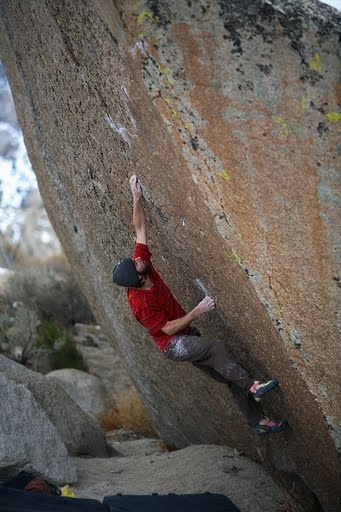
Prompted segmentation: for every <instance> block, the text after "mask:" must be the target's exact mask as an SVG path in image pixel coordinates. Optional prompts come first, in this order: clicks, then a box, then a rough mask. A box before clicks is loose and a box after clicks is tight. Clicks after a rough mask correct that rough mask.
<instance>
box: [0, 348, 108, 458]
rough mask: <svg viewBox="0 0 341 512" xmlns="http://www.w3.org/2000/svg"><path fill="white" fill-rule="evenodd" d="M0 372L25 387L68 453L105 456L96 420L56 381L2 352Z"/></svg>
mask: <svg viewBox="0 0 341 512" xmlns="http://www.w3.org/2000/svg"><path fill="white" fill-rule="evenodd" d="M0 373H1V374H3V375H5V376H6V377H8V378H9V379H11V380H13V381H14V382H16V383H17V384H23V385H25V386H26V387H27V389H28V390H29V391H30V392H31V393H32V395H33V396H34V398H35V400H36V401H37V402H38V404H39V405H40V406H41V407H42V409H43V410H44V411H45V413H46V415H47V416H48V418H49V419H50V421H51V422H52V423H53V424H54V426H55V427H56V429H57V431H58V432H59V435H60V437H61V439H62V441H63V442H64V444H65V446H66V447H67V449H68V451H69V453H70V454H73V455H77V454H78V455H81V454H89V455H93V456H97V457H106V456H107V447H106V442H105V438H104V433H103V431H102V429H101V427H100V425H99V423H98V421H97V420H96V419H95V418H93V417H91V416H89V415H88V414H86V413H85V412H84V411H83V410H82V409H81V408H80V407H79V406H78V405H77V404H76V403H75V402H74V401H73V400H72V399H71V398H70V397H69V395H67V394H66V393H65V391H64V390H63V389H62V388H61V387H60V386H59V385H58V384H57V383H56V382H53V381H52V380H49V379H47V378H46V377H45V376H44V375H41V374H39V373H37V372H33V371H32V370H29V369H28V368H26V367H25V366H23V365H21V364H18V363H16V362H14V361H12V360H11V359H9V358H7V357H4V356H2V355H0Z"/></svg>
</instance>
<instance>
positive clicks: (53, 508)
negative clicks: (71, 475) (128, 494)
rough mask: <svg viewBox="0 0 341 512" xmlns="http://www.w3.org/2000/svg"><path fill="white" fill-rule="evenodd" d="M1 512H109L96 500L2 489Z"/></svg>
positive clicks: (0, 490) (0, 493)
mask: <svg viewBox="0 0 341 512" xmlns="http://www.w3.org/2000/svg"><path fill="white" fill-rule="evenodd" d="M0 512H108V510H107V509H106V508H105V507H104V505H102V503H100V502H99V501H96V500H85V499H79V498H63V497H62V496H51V495H49V494H42V493H35V492H25V491H20V490H18V489H10V488H9V487H0Z"/></svg>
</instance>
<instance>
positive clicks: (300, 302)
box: [0, 0, 340, 510]
mask: <svg viewBox="0 0 341 512" xmlns="http://www.w3.org/2000/svg"><path fill="white" fill-rule="evenodd" d="M0 13H1V36H0V37H1V42H0V45H1V46H0V48H1V55H2V58H3V60H4V65H5V69H6V72H7V74H8V77H9V81H10V84H11V87H12V91H13V96H14V101H15V103H16V108H17V112H18V117H19V121H20V124H21V126H22V129H23V132H24V136H25V142H26V145H27V148H28V153H29V156H30V160H31V162H32V164H33V167H34V169H35V172H36V174H37V178H38V183H39V188H40V191H41V194H42V196H43V199H44V203H45V206H46V208H47V210H48V212H49V217H50V218H51V221H52V223H53V226H54V228H55V229H56V231H57V233H58V236H59V238H60V240H61V242H62V244H63V247H64V248H65V251H66V253H67V256H68V258H69V260H70V262H71V263H72V264H73V266H74V268H75V271H76V272H77V275H78V278H79V281H80V283H81V286H82V288H83V290H84V291H85V293H86V295H87V298H88V299H89V301H90V303H91V306H92V308H93V311H94V313H95V316H96V319H97V320H98V321H99V323H100V324H101V326H102V327H103V329H104V330H105V332H106V333H107V334H108V335H109V336H111V337H112V340H113V342H115V343H116V344H117V345H118V346H119V348H120V351H121V352H122V354H123V356H124V357H125V362H126V364H127V367H128V368H129V370H130V372H131V375H132V377H133V380H134V382H135V383H136V385H137V387H138V388H139V390H140V392H141V394H142V395H143V398H144V401H145V403H146V405H147V407H148V408H149V411H150V414H151V416H152V418H153V421H154V423H155V425H156V426H157V428H158V430H159V431H160V433H161V435H162V436H163V437H164V438H165V439H166V440H168V441H169V442H172V443H175V444H176V445H177V446H178V447H181V446H185V445H187V444H189V443H219V444H222V443H225V444H228V445H230V446H237V447H239V449H242V450H244V451H245V452H246V453H247V454H248V455H250V456H251V457H253V458H254V459H256V460H261V461H263V462H265V463H267V464H269V465H270V466H271V467H272V468H273V470H274V471H277V470H278V471H279V472H280V473H279V474H280V475H282V476H283V475H288V478H289V480H291V479H292V478H293V475H295V479H296V481H297V479H299V478H301V479H302V480H303V481H304V483H305V484H306V485H307V486H308V487H309V488H310V489H312V490H314V492H315V493H316V495H317V496H318V498H319V500H320V501H321V503H322V504H323V506H324V507H325V508H329V510H332V509H333V508H336V507H337V506H338V504H339V502H338V488H339V480H338V476H337V475H338V473H339V469H340V466H339V459H338V455H337V442H338V437H337V436H338V425H339V420H340V410H339V409H338V407H337V398H338V397H339V396H340V395H339V392H340V390H339V387H338V380H339V370H338V362H339V355H338V341H337V340H338V330H337V323H336V321H335V311H337V310H338V307H337V300H338V299H337V294H338V293H339V276H338V274H337V271H338V266H339V260H338V257H339V255H338V253H337V252H336V250H335V246H336V240H337V234H338V227H339V220H338V219H339V216H338V211H337V197H336V194H335V190H336V189H335V187H336V179H337V173H336V162H337V157H338V154H339V152H340V146H339V143H338V135H339V126H340V123H339V120H340V113H339V110H338V101H339V100H338V98H339V94H340V88H339V83H338V78H337V76H338V75H337V74H338V70H339V66H340V59H339V55H338V53H337V52H338V37H339V33H340V16H339V15H338V14H337V12H336V11H335V10H333V9H332V8H329V7H327V6H324V5H322V4H319V3H318V2H317V1H315V0H312V1H307V0H301V1H295V2H294V1H291V0H290V1H289V0H285V1H284V0H276V1H275V0H268V1H266V2H264V1H262V0H255V1H253V2H249V1H237V0H226V1H219V0H208V1H207V2H205V3H202V2H200V3H198V2H181V3H180V2H177V1H176V0H170V1H169V0H167V1H166V0H158V1H154V0H153V1H147V0H145V1H142V2H137V3H133V2H127V1H125V0H119V1H117V2H115V7H114V6H113V4H112V3H109V2H101V1H99V0H94V1H93V2H91V1H90V0H86V1H83V2H81V1H80V0H75V1H73V2H63V3H62V4H61V3H59V2H53V1H52V0H43V1H41V2H39V3H37V2H34V1H33V0H29V1H27V2H25V3H24V4H23V3H22V2H19V0H4V1H3V2H2V3H1V7H0ZM133 173H138V174H139V176H140V178H141V182H142V183H143V185H144V190H145V196H146V209H147V215H148V219H149V228H150V229H149V236H150V246H151V249H152V252H154V253H155V264H156V266H157V268H158V269H159V271H160V273H161V274H162V275H163V276H164V277H165V280H166V282H167V284H168V285H169V286H170V287H171V289H172V290H173V291H174V294H175V295H176V297H178V298H179V299H181V302H182V304H183V306H184V307H185V308H190V307H193V306H194V305H195V304H196V302H198V301H199V299H201V298H202V296H203V293H205V291H206V290H207V291H208V292H209V293H210V294H211V295H213V296H214V297H215V299H216V302H217V308H216V310H215V311H214V312H213V313H212V314H209V315H207V316H206V317H205V318H204V319H202V321H201V322H200V323H199V327H200V328H201V330H202V331H203V333H209V334H211V335H215V336H219V337H222V338H223V339H225V340H226V341H227V342H228V343H229V344H230V345H231V347H232V348H233V350H234V351H235V353H236V355H237V357H238V358H239V360H240V361H241V362H242V364H243V365H244V366H246V367H247V368H248V369H249V370H250V372H251V374H253V375H255V376H257V377H259V378H264V377H268V376H270V375H275V376H277V377H278V378H279V380H280V382H281V390H280V391H279V392H276V393H274V394H273V396H272V397H271V401H268V400H267V402H266V403H267V407H266V410H267V412H268V414H269V415H272V416H281V417H283V416H285V417H286V418H287V419H288V420H289V422H290V425H291V427H292V428H291V430H290V431H288V432H287V433H285V434H283V435H281V436H277V437H273V438H271V439H255V438H254V436H253V435H252V434H251V432H250V430H249V428H248V427H247V424H246V421H245V419H244V417H243V414H242V413H241V409H240V404H239V403H238V402H236V401H235V400H234V398H233V395H232V393H231V392H230V390H228V389H226V387H225V386H222V385H219V384H218V383H212V381H210V380H209V379H208V378H206V377H205V376H204V375H201V373H200V372H198V371H197V370H195V369H193V368H192V367H191V366H190V365H176V364H172V363H170V362H168V361H165V359H163V358H162V357H161V355H160V354H159V353H158V351H157V349H156V348H155V346H154V345H153V342H152V341H150V340H149V339H148V336H147V335H146V333H145V332H144V330H143V329H142V328H141V327H140V326H139V325H138V324H137V323H135V322H134V321H133V319H132V316H131V313H130V312H129V309H128V306H127V304H126V300H125V291H124V290H120V289H117V288H116V287H114V286H113V285H112V283H111V267H112V264H113V263H114V262H115V261H116V260H117V259H118V258H120V257H123V256H126V255H129V254H131V252H132V250H133V245H134V242H133V236H132V223H131V195H130V190H129V188H128V178H129V176H130V175H131V174H133ZM270 404H271V405H270ZM198 425H199V426H200V428H198Z"/></svg>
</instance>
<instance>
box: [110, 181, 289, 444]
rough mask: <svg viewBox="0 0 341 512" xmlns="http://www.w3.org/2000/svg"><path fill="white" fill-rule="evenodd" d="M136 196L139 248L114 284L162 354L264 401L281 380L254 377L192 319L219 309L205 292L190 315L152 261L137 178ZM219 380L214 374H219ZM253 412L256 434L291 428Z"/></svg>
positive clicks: (123, 263) (121, 264)
mask: <svg viewBox="0 0 341 512" xmlns="http://www.w3.org/2000/svg"><path fill="white" fill-rule="evenodd" d="M129 184H130V188H131V191H132V195H133V223H134V228H135V231H136V247H135V251H134V254H133V257H132V258H126V259H123V260H120V261H119V262H118V263H117V265H115V267H114V268H113V271H112V278H113V282H114V283H116V284H118V285H119V286H124V287H126V288H127V298H128V303H129V305H130V308H131V310H132V312H133V314H134V316H135V318H136V320H137V321H138V322H140V323H141V324H142V325H143V326H144V327H145V328H146V329H148V331H149V334H150V336H151V337H152V338H153V339H154V340H155V341H156V343H157V345H158V347H159V349H160V350H161V352H162V353H163V354H164V355H165V356H166V357H167V358H169V359H171V360H173V361H189V362H192V363H193V364H194V365H195V366H197V367H199V368H200V369H203V370H204V371H205V370H206V372H208V373H210V374H211V376H213V377H214V375H216V376H217V377H218V379H217V380H220V381H223V382H230V383H234V384H235V385H236V386H238V387H239V388H241V389H242V390H243V392H244V393H245V395H247V396H249V397H251V398H252V399H254V400H255V401H260V400H262V399H263V398H264V396H265V394H266V393H268V392H269V391H271V390H272V389H274V388H275V387H276V386H277V385H278V381H277V380H276V379H271V380H269V381H268V382H266V383H261V382H259V381H257V380H255V379H253V378H251V377H250V376H249V374H248V372H247V371H246V370H245V369H244V368H242V367H241V366H240V365H239V363H238V362H237V361H236V359H235V357H234V355H233V354H232V352H231V351H230V350H229V348H228V347H227V346H226V344H225V343H224V342H223V341H220V340H217V339H214V338H208V337H201V335H200V333H199V331H198V330H197V329H196V328H194V327H191V323H192V322H193V321H194V320H195V319H196V318H197V317H199V316H201V315H203V314H204V313H206V312H209V311H212V310H213V309H214V307H215V303H214V300H213V299H212V298H211V297H208V296H206V297H205V298H204V299H203V300H202V301H201V302H199V304H198V305H197V306H196V307H195V308H194V309H192V310H191V311H190V312H189V313H186V312H185V311H184V310H183V309H182V307H181V306H180V304H179V303H178V302H177V301H176V299H175V298H174V297H173V295H172V294H171V292H170V291H169V289H168V288H167V286H166V284H165V283H164V282H163V280H162V279H161V277H160V276H159V274H158V273H157V272H156V270H155V269H154V267H153V265H152V263H151V253H150V252H149V249H148V247H147V223H146V215H145V211H144V207H143V203H142V197H143V193H142V188H141V185H140V183H139V181H138V178H137V176H135V175H133V176H132V177H131V178H130V181H129ZM214 378H215V377H214ZM251 418H252V419H251V420H250V415H249V420H250V421H249V423H250V424H251V426H252V430H253V432H254V433H255V434H257V435H263V434H270V433H277V432H281V431H283V430H284V429H285V428H287V426H288V423H287V422H286V421H271V420H269V419H267V418H265V417H263V416H262V415H261V414H260V413H259V412H258V413H255V412H254V413H253V414H251Z"/></svg>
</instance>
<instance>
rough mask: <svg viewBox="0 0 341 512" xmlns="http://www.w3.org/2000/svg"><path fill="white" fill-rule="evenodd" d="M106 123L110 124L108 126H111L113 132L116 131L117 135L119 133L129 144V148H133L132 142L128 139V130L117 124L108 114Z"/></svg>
mask: <svg viewBox="0 0 341 512" xmlns="http://www.w3.org/2000/svg"><path fill="white" fill-rule="evenodd" d="M105 121H106V122H107V123H108V125H109V126H110V128H111V129H112V130H114V131H115V132H116V133H118V134H119V135H120V136H121V137H122V139H123V140H124V141H125V142H126V143H127V144H129V146H131V144H130V140H129V137H128V134H129V132H128V130H127V128H124V126H122V125H121V124H120V123H115V122H114V121H113V120H112V117H111V116H110V115H109V114H107V115H106V116H105ZM129 135H130V134H129Z"/></svg>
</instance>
